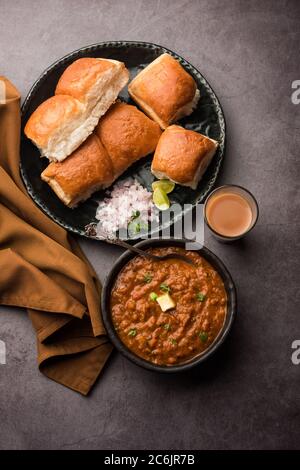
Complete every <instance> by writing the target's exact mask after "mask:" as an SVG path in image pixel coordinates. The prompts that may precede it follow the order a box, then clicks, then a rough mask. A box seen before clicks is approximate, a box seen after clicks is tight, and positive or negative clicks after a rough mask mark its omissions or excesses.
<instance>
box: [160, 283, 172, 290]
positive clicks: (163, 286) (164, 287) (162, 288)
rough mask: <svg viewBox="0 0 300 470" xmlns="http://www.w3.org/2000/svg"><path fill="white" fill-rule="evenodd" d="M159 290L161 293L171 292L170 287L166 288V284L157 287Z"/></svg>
mask: <svg viewBox="0 0 300 470" xmlns="http://www.w3.org/2000/svg"><path fill="white" fill-rule="evenodd" d="M159 288H160V290H162V291H163V292H171V289H170V287H169V286H168V284H164V283H162V284H161V285H160V286H159Z"/></svg>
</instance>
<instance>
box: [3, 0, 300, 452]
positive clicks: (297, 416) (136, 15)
mask: <svg viewBox="0 0 300 470" xmlns="http://www.w3.org/2000/svg"><path fill="white" fill-rule="evenodd" d="M115 39H127V40H144V41H152V42H156V43H159V44H162V45H165V46H167V47H169V48H171V49H173V50H174V51H176V52H178V53H179V54H181V55H183V56H184V57H185V58H186V59H188V60H189V61H191V62H192V63H193V64H194V65H195V66H196V67H198V68H199V69H200V70H201V71H202V73H203V74H204V75H205V76H206V77H207V79H208V81H209V82H210V83H211V85H212V87H213V88H214V89H215V91H216V93H217V95H218V96H219V98H220V101H221V104H222V106H223V108H224V112H225V116H226V119H227V129H228V140H227V142H228V146H227V153H226V158H225V161H224V166H223V171H222V175H221V177H220V179H219V181H218V183H219V184H221V183H228V182H233V183H239V184H241V185H244V186H246V187H247V188H249V189H250V190H251V191H253V193H254V194H255V195H256V197H257V199H258V201H259V204H260V211H261V214H260V219H259V222H258V225H257V227H256V228H255V230H254V231H253V232H252V233H251V234H250V235H249V236H248V238H247V239H245V240H244V241H242V242H240V243H236V244H234V245H231V246H225V245H221V244H218V243H217V242H216V241H214V240H213V239H212V238H211V237H210V236H209V235H208V234H206V245H207V246H208V247H209V248H210V249H212V250H213V251H214V252H215V253H216V254H217V255H219V256H220V257H221V259H222V260H223V261H224V262H225V264H226V265H227V266H228V268H229V270H230V271H231V273H232V275H233V277H234V279H235V281H236V285H237V289H238V300H239V309H238V315H237V320H236V323H235V325H234V329H233V331H232V334H231V335H230V337H229V338H228V340H227V342H226V344H225V345H224V347H223V348H222V349H221V351H220V352H219V354H218V355H217V356H216V357H214V358H213V359H212V360H209V361H208V362H207V363H206V364H205V365H204V366H203V367H201V368H199V369H195V370H193V371H191V372H190V373H187V374H185V375H182V376H167V377H164V376H162V375H155V374H153V373H150V372H146V371H144V370H141V369H139V368H138V367H136V366H134V365H132V364H131V363H129V362H128V361H127V360H126V359H124V358H122V357H121V356H120V355H118V354H116V353H115V354H114V355H113V357H112V358H111V360H110V362H109V364H108V365H107V367H106V369H105V371H104V373H103V375H102V376H101V378H100V380H99V382H98V384H97V386H96V387H95V389H94V391H93V392H92V394H91V395H90V397H89V398H83V397H81V396H80V395H78V394H76V393H74V392H72V391H70V390H67V389H65V388H64V387H62V386H60V385H57V384H55V383H53V382H52V381H50V380H47V379H46V378H44V377H43V376H42V375H41V374H39V372H38V370H37V366H36V362H35V359H36V351H35V337H34V333H33V331H32V329H31V325H30V322H29V320H28V319H27V317H26V313H25V312H23V311H21V310H18V309H16V308H1V309H0V339H2V340H4V341H5V342H6V346H7V364H6V365H5V366H3V365H0V423H1V433H0V449H4V448H10V449H21V448H22V449H24V448H25V449H54V448H62V449H83V448H88V449H96V448H100V449H102V448H107V449H133V448H137V449H143V448H145V449H151V448H154V449H163V448H165V449H176V448H182V449H217V448H222V449H232V448H242V449H253V448H259V449H261V448H272V449H278V448H283V449H287V448H299V447H300V442H299V436H300V396H299V387H300V365H299V366H296V365H293V364H292V362H291V352H292V350H291V343H292V341H293V340H295V339H300V317H299V289H298V285H297V284H298V281H299V263H298V258H299V227H300V220H299V213H300V212H299V194H300V188H299V147H300V138H299V117H300V105H298V106H296V105H293V104H292V103H291V98H290V96H291V82H292V81H293V80H296V79H300V70H299V47H300V3H299V2H297V1H292V0H290V1H281V0H280V1H276V2H275V1H271V0H269V1H262V0H259V1H251V2H241V1H226V2H223V1H221V0H219V1H215V0H213V1H211V0H203V1H197V0H190V1H183V0H165V1H159V0H157V1H156V0H151V1H149V0H145V1H138V0H130V1H123V0H119V1H108V0H107V1H92V0H82V1H79V0H72V1H71V0H69V1H66V0H65V1H58V0H52V1H51V2H48V1H40V0H39V1H33V0H25V1H16V0H10V1H8V0H0V67H1V70H0V73H1V74H5V75H6V76H7V77H9V78H10V79H11V80H12V81H13V82H14V83H15V84H16V85H17V87H18V88H19V89H20V90H21V92H22V95H23V97H24V96H25V94H26V93H27V92H28V90H29V87H30V85H31V84H32V83H33V81H34V80H35V79H36V78H37V76H38V75H39V74H40V73H41V72H42V70H43V69H44V68H46V67H47V66H48V65H49V64H51V63H52V62H53V61H55V60H56V59H57V58H59V57H61V56H62V55H64V54H66V53H68V52H70V51H72V50H74V49H76V48H79V47H81V46H83V45H88V44H91V43H95V42H100V41H105V40H115ZM82 246H83V248H84V250H85V252H86V253H87V255H88V256H89V258H90V259H91V261H92V263H93V265H94V266H95V268H96V270H97V272H98V274H99V276H100V278H101V279H102V280H103V279H104V277H105V275H106V274H107V272H108V271H109V269H110V266H111V265H112V263H113V261H114V259H116V258H117V256H118V255H119V254H120V252H121V251H120V250H119V249H117V248H112V247H109V246H105V245H103V244H101V243H99V244H96V243H92V242H88V241H82Z"/></svg>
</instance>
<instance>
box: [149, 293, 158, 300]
mask: <svg viewBox="0 0 300 470" xmlns="http://www.w3.org/2000/svg"><path fill="white" fill-rule="evenodd" d="M149 297H150V299H151V300H156V299H157V297H158V295H157V294H155V292H151V294H150V295H149Z"/></svg>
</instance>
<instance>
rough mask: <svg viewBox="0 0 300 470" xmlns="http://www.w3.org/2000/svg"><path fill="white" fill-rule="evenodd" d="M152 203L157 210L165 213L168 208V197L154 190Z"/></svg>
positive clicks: (159, 190)
mask: <svg viewBox="0 0 300 470" xmlns="http://www.w3.org/2000/svg"><path fill="white" fill-rule="evenodd" d="M153 202H154V204H155V205H156V207H157V209H159V210H160V211H165V210H167V209H169V207H170V201H169V198H168V196H167V195H166V193H165V192H164V191H162V190H161V189H160V188H156V189H155V190H154V192H153Z"/></svg>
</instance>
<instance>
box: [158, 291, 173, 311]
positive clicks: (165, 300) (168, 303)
mask: <svg viewBox="0 0 300 470" xmlns="http://www.w3.org/2000/svg"><path fill="white" fill-rule="evenodd" d="M156 301H157V302H158V304H159V306H160V308H161V309H162V311H163V312H166V311H167V310H171V308H175V307H176V304H175V302H174V300H173V299H172V297H171V296H170V294H169V293H167V294H164V295H160V296H159V297H157V299H156Z"/></svg>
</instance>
